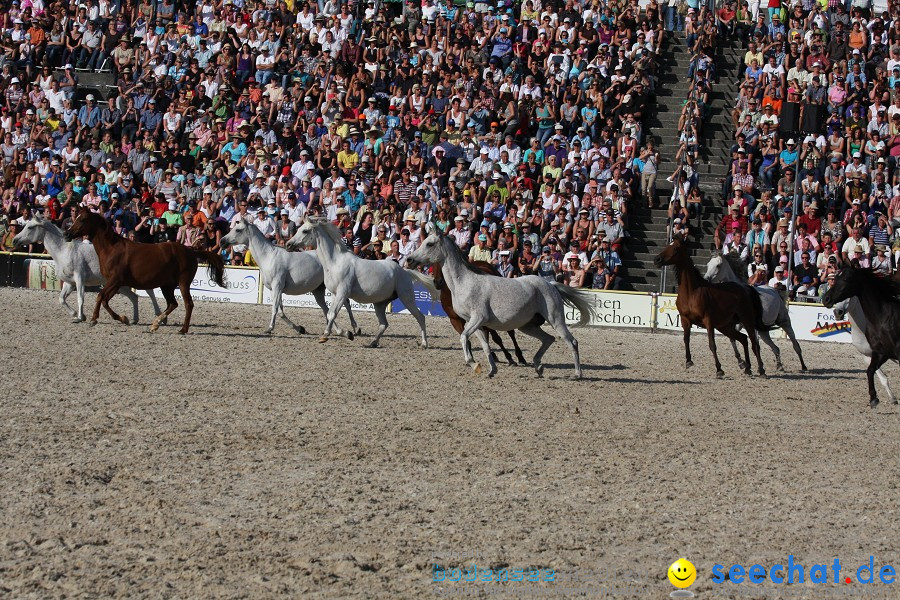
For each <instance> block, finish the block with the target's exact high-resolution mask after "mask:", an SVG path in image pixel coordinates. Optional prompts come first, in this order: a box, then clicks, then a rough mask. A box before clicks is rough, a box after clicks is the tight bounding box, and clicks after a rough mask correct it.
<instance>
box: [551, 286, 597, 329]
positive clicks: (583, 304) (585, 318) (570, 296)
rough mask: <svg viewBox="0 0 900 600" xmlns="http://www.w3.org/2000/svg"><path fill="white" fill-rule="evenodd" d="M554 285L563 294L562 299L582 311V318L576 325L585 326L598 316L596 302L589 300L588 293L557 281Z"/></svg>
mask: <svg viewBox="0 0 900 600" xmlns="http://www.w3.org/2000/svg"><path fill="white" fill-rule="evenodd" d="M553 286H554V287H555V288H556V291H558V292H559V295H560V296H562V300H563V302H564V303H565V304H566V305H567V306H571V307H572V308H574V309H576V310H577V311H578V312H579V313H581V318H580V319H579V320H578V323H576V324H575V327H584V326H585V325H587V324H588V323H590V322H591V318H593V317H596V316H597V310H596V309H595V308H594V304H593V303H592V302H591V301H590V300H588V295H587V294H586V293H584V292H581V291H579V290H578V289H577V288H573V287H569V286H567V285H563V284H561V283H559V282H556V281H554V282H553Z"/></svg>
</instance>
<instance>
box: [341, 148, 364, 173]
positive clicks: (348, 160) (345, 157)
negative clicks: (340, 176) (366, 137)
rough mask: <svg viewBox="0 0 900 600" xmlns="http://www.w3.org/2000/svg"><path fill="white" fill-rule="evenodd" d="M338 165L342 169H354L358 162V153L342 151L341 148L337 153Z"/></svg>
mask: <svg viewBox="0 0 900 600" xmlns="http://www.w3.org/2000/svg"><path fill="white" fill-rule="evenodd" d="M337 160H338V165H339V166H340V167H341V168H342V169H355V168H356V165H358V164H359V154H357V153H356V152H353V151H352V150H351V151H350V152H344V151H343V150H341V151H340V152H338V155H337Z"/></svg>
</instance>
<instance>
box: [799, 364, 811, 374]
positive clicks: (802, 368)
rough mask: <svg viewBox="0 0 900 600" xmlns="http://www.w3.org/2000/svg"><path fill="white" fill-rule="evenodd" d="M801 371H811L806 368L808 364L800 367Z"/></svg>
mask: <svg viewBox="0 0 900 600" xmlns="http://www.w3.org/2000/svg"><path fill="white" fill-rule="evenodd" d="M800 372H801V373H809V369H807V368H806V365H803V366H802V367H800Z"/></svg>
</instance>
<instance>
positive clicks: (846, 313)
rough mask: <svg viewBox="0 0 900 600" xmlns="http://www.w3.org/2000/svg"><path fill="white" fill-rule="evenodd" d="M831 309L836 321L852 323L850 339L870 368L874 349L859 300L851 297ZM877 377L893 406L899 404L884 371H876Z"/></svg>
mask: <svg viewBox="0 0 900 600" xmlns="http://www.w3.org/2000/svg"><path fill="white" fill-rule="evenodd" d="M831 308H832V310H833V311H834V318H835V319H837V320H839V321H842V320H844V318H847V320H849V321H850V337H851V340H852V342H853V346H854V347H855V348H856V349H857V351H859V353H860V354H861V355H862V357H863V361H865V363H866V366H868V365H869V360H871V359H872V347H871V346H869V340H867V339H866V329H868V328H869V322H868V321H867V320H866V314H865V313H864V312H863V309H862V306H860V304H859V298H857V297H856V296H850V297H849V298H847V299H845V300H841V301H840V302H837V303H835V305H834V306H833V307H831ZM875 375H876V376H877V377H878V381H880V382H881V385H883V386H884V391H885V392H886V393H887V396H888V400H890V401H891V403H892V404H897V400H896V399H895V398H894V392H893V390H891V385H890V383H888V378H887V375H885V374H884V371H883V370H882V369H880V368H879V369H877V370H876V371H875Z"/></svg>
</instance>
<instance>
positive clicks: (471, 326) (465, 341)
mask: <svg viewBox="0 0 900 600" xmlns="http://www.w3.org/2000/svg"><path fill="white" fill-rule="evenodd" d="M480 324H481V323H480V322H479V321H476V320H474V319H473V320H470V321H469V322H467V323H466V324H465V326H464V327H463V330H462V332H460V334H459V343H460V345H461V346H462V350H463V360H465V361H466V364H467V365H468V366H470V367H472V370H473V371H475V372H476V373H481V365H480V364H478V363H477V362H475V357H474V356H472V346H471V344H469V336H470V335H472V334H473V333H475V331H477V330H479V329H481V328H480V327H479V325H480Z"/></svg>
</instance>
